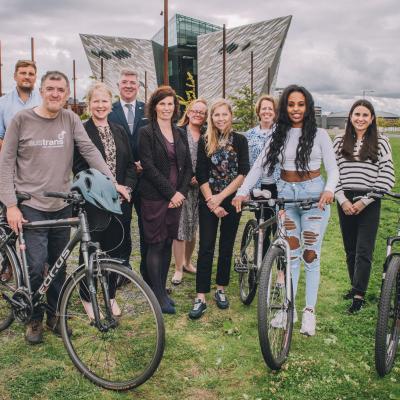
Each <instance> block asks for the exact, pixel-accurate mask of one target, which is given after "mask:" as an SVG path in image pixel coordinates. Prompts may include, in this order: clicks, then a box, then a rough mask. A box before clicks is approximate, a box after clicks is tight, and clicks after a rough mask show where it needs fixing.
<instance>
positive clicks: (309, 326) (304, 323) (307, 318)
mask: <svg viewBox="0 0 400 400" xmlns="http://www.w3.org/2000/svg"><path fill="white" fill-rule="evenodd" d="M315 325H316V318H315V314H314V313H313V312H312V311H310V310H307V309H306V308H305V309H304V310H303V318H302V320H301V329H300V333H302V334H303V335H307V336H314V335H315Z"/></svg>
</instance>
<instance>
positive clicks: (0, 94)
mask: <svg viewBox="0 0 400 400" xmlns="http://www.w3.org/2000/svg"><path fill="white" fill-rule="evenodd" d="M2 66H3V64H2V63H1V40H0V97H1V96H3V90H2V83H1V68H2Z"/></svg>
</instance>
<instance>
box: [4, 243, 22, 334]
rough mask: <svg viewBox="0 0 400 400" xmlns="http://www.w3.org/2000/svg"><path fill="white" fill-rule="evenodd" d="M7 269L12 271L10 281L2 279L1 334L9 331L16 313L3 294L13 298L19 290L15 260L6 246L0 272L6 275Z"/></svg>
mask: <svg viewBox="0 0 400 400" xmlns="http://www.w3.org/2000/svg"><path fill="white" fill-rule="evenodd" d="M6 268H7V269H8V270H9V271H11V275H10V277H9V279H7V280H4V281H3V280H2V279H1V278H3V275H1V277H0V332H1V331H3V330H5V329H7V328H8V327H9V326H10V325H11V324H12V322H13V321H14V313H13V310H12V307H11V305H10V303H8V302H7V301H6V300H5V299H4V298H3V294H4V295H6V296H7V297H9V298H12V297H13V294H14V292H15V291H16V290H17V289H18V286H19V282H18V276H19V275H18V274H17V270H16V266H15V259H14V258H13V253H12V250H11V248H10V247H9V246H5V247H4V248H3V249H2V250H1V252H0V271H1V272H2V273H3V272H4V273H6V272H7V271H6Z"/></svg>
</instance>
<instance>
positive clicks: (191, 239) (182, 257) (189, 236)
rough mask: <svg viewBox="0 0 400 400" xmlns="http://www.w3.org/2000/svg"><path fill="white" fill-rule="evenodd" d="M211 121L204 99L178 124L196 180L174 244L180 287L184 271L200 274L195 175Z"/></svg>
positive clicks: (175, 280) (176, 282)
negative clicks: (196, 249) (195, 255)
mask: <svg viewBox="0 0 400 400" xmlns="http://www.w3.org/2000/svg"><path fill="white" fill-rule="evenodd" d="M206 120H207V102H206V101H205V100H203V99H196V100H193V101H192V102H191V103H190V104H189V105H188V107H187V109H186V111H185V114H184V115H183V117H182V118H181V120H180V121H179V122H178V126H180V127H182V128H184V129H185V131H186V134H187V139H188V143H189V150H190V157H191V159H192V167H193V177H192V180H191V181H190V186H189V191H188V195H187V198H186V201H185V202H184V203H183V206H182V213H181V219H180V221H179V230H178V239H176V240H174V242H173V252H174V258H175V274H174V276H173V277H172V280H171V282H172V283H173V284H174V285H179V284H180V283H181V282H182V277H183V271H186V272H189V273H192V274H193V273H194V274H195V273H196V268H195V267H194V266H193V264H192V262H191V258H192V254H193V250H194V247H195V244H196V230H197V225H198V223H199V185H198V183H197V179H196V177H195V176H194V174H195V172H196V163H197V145H198V143H199V139H200V136H201V134H202V128H203V126H204V123H205V122H206Z"/></svg>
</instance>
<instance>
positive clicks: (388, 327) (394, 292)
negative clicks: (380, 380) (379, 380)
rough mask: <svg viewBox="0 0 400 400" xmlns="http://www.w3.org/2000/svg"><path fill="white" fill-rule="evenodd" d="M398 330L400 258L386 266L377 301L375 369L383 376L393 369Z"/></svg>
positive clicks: (399, 318)
mask: <svg viewBox="0 0 400 400" xmlns="http://www.w3.org/2000/svg"><path fill="white" fill-rule="evenodd" d="M399 330H400V257H399V256H394V257H393V258H392V259H391V260H390V262H389V265H388V268H387V271H386V275H385V281H384V283H383V286H382V293H381V298H380V301H379V309H378V321H377V325H376V333H375V367H376V370H377V372H378V374H379V375H380V376H385V375H386V374H387V373H389V372H390V370H391V369H392V367H393V364H394V360H395V357H396V351H397V346H398V344H399Z"/></svg>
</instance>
